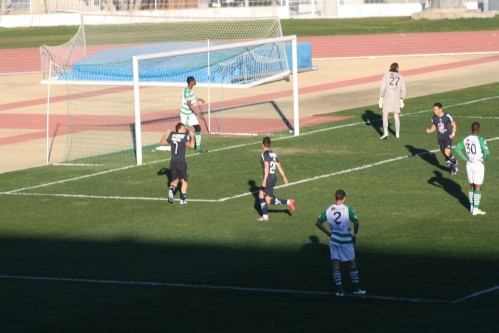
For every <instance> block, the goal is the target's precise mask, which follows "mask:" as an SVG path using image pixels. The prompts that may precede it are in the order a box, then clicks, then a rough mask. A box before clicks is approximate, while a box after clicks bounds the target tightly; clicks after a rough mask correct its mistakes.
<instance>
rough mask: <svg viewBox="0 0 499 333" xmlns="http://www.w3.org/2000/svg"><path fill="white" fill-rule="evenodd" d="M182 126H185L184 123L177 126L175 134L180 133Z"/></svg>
mask: <svg viewBox="0 0 499 333" xmlns="http://www.w3.org/2000/svg"><path fill="white" fill-rule="evenodd" d="M182 126H184V124H182V123H178V124H177V125H175V132H177V133H178V131H180V129H181V128H182Z"/></svg>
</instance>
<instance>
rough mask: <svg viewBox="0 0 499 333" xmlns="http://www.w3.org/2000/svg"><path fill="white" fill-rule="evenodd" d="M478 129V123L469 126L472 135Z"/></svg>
mask: <svg viewBox="0 0 499 333" xmlns="http://www.w3.org/2000/svg"><path fill="white" fill-rule="evenodd" d="M479 129H480V123H479V122H478V121H475V122H474V123H473V124H471V131H472V132H473V133H474V132H476V131H478V130H479Z"/></svg>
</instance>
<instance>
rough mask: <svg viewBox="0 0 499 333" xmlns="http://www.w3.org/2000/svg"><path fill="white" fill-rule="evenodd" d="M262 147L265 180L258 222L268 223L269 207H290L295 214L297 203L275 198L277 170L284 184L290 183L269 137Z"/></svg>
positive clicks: (259, 194) (259, 196) (260, 196)
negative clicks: (272, 148) (271, 146)
mask: <svg viewBox="0 0 499 333" xmlns="http://www.w3.org/2000/svg"><path fill="white" fill-rule="evenodd" d="M262 147H263V153H262V157H261V160H260V162H261V163H262V169H263V180H262V187H261V189H260V192H259V193H258V199H259V201H260V207H261V210H262V216H261V217H260V218H259V219H258V220H259V221H268V220H269V216H268V214H267V212H268V205H288V206H289V208H290V209H291V212H294V211H295V201H294V200H293V199H278V198H276V197H274V187H275V185H276V184H277V175H276V169H277V170H279V173H280V174H281V176H282V179H283V181H284V184H287V183H288V179H287V178H286V175H285V174H284V170H283V169H282V166H281V163H279V158H278V157H277V154H276V153H274V152H273V151H272V150H270V138H269V137H268V136H266V137H265V138H263V141H262Z"/></svg>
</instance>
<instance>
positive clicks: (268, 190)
mask: <svg viewBox="0 0 499 333" xmlns="http://www.w3.org/2000/svg"><path fill="white" fill-rule="evenodd" d="M276 184H277V178H270V179H267V186H266V187H262V189H261V190H262V191H263V193H265V195H266V196H268V197H273V196H274V187H275V185H276Z"/></svg>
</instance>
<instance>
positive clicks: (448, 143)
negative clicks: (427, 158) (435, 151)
mask: <svg viewBox="0 0 499 333" xmlns="http://www.w3.org/2000/svg"><path fill="white" fill-rule="evenodd" d="M438 146H439V147H440V151H441V152H442V153H443V152H444V151H445V149H452V140H451V139H449V138H446V139H438Z"/></svg>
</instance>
